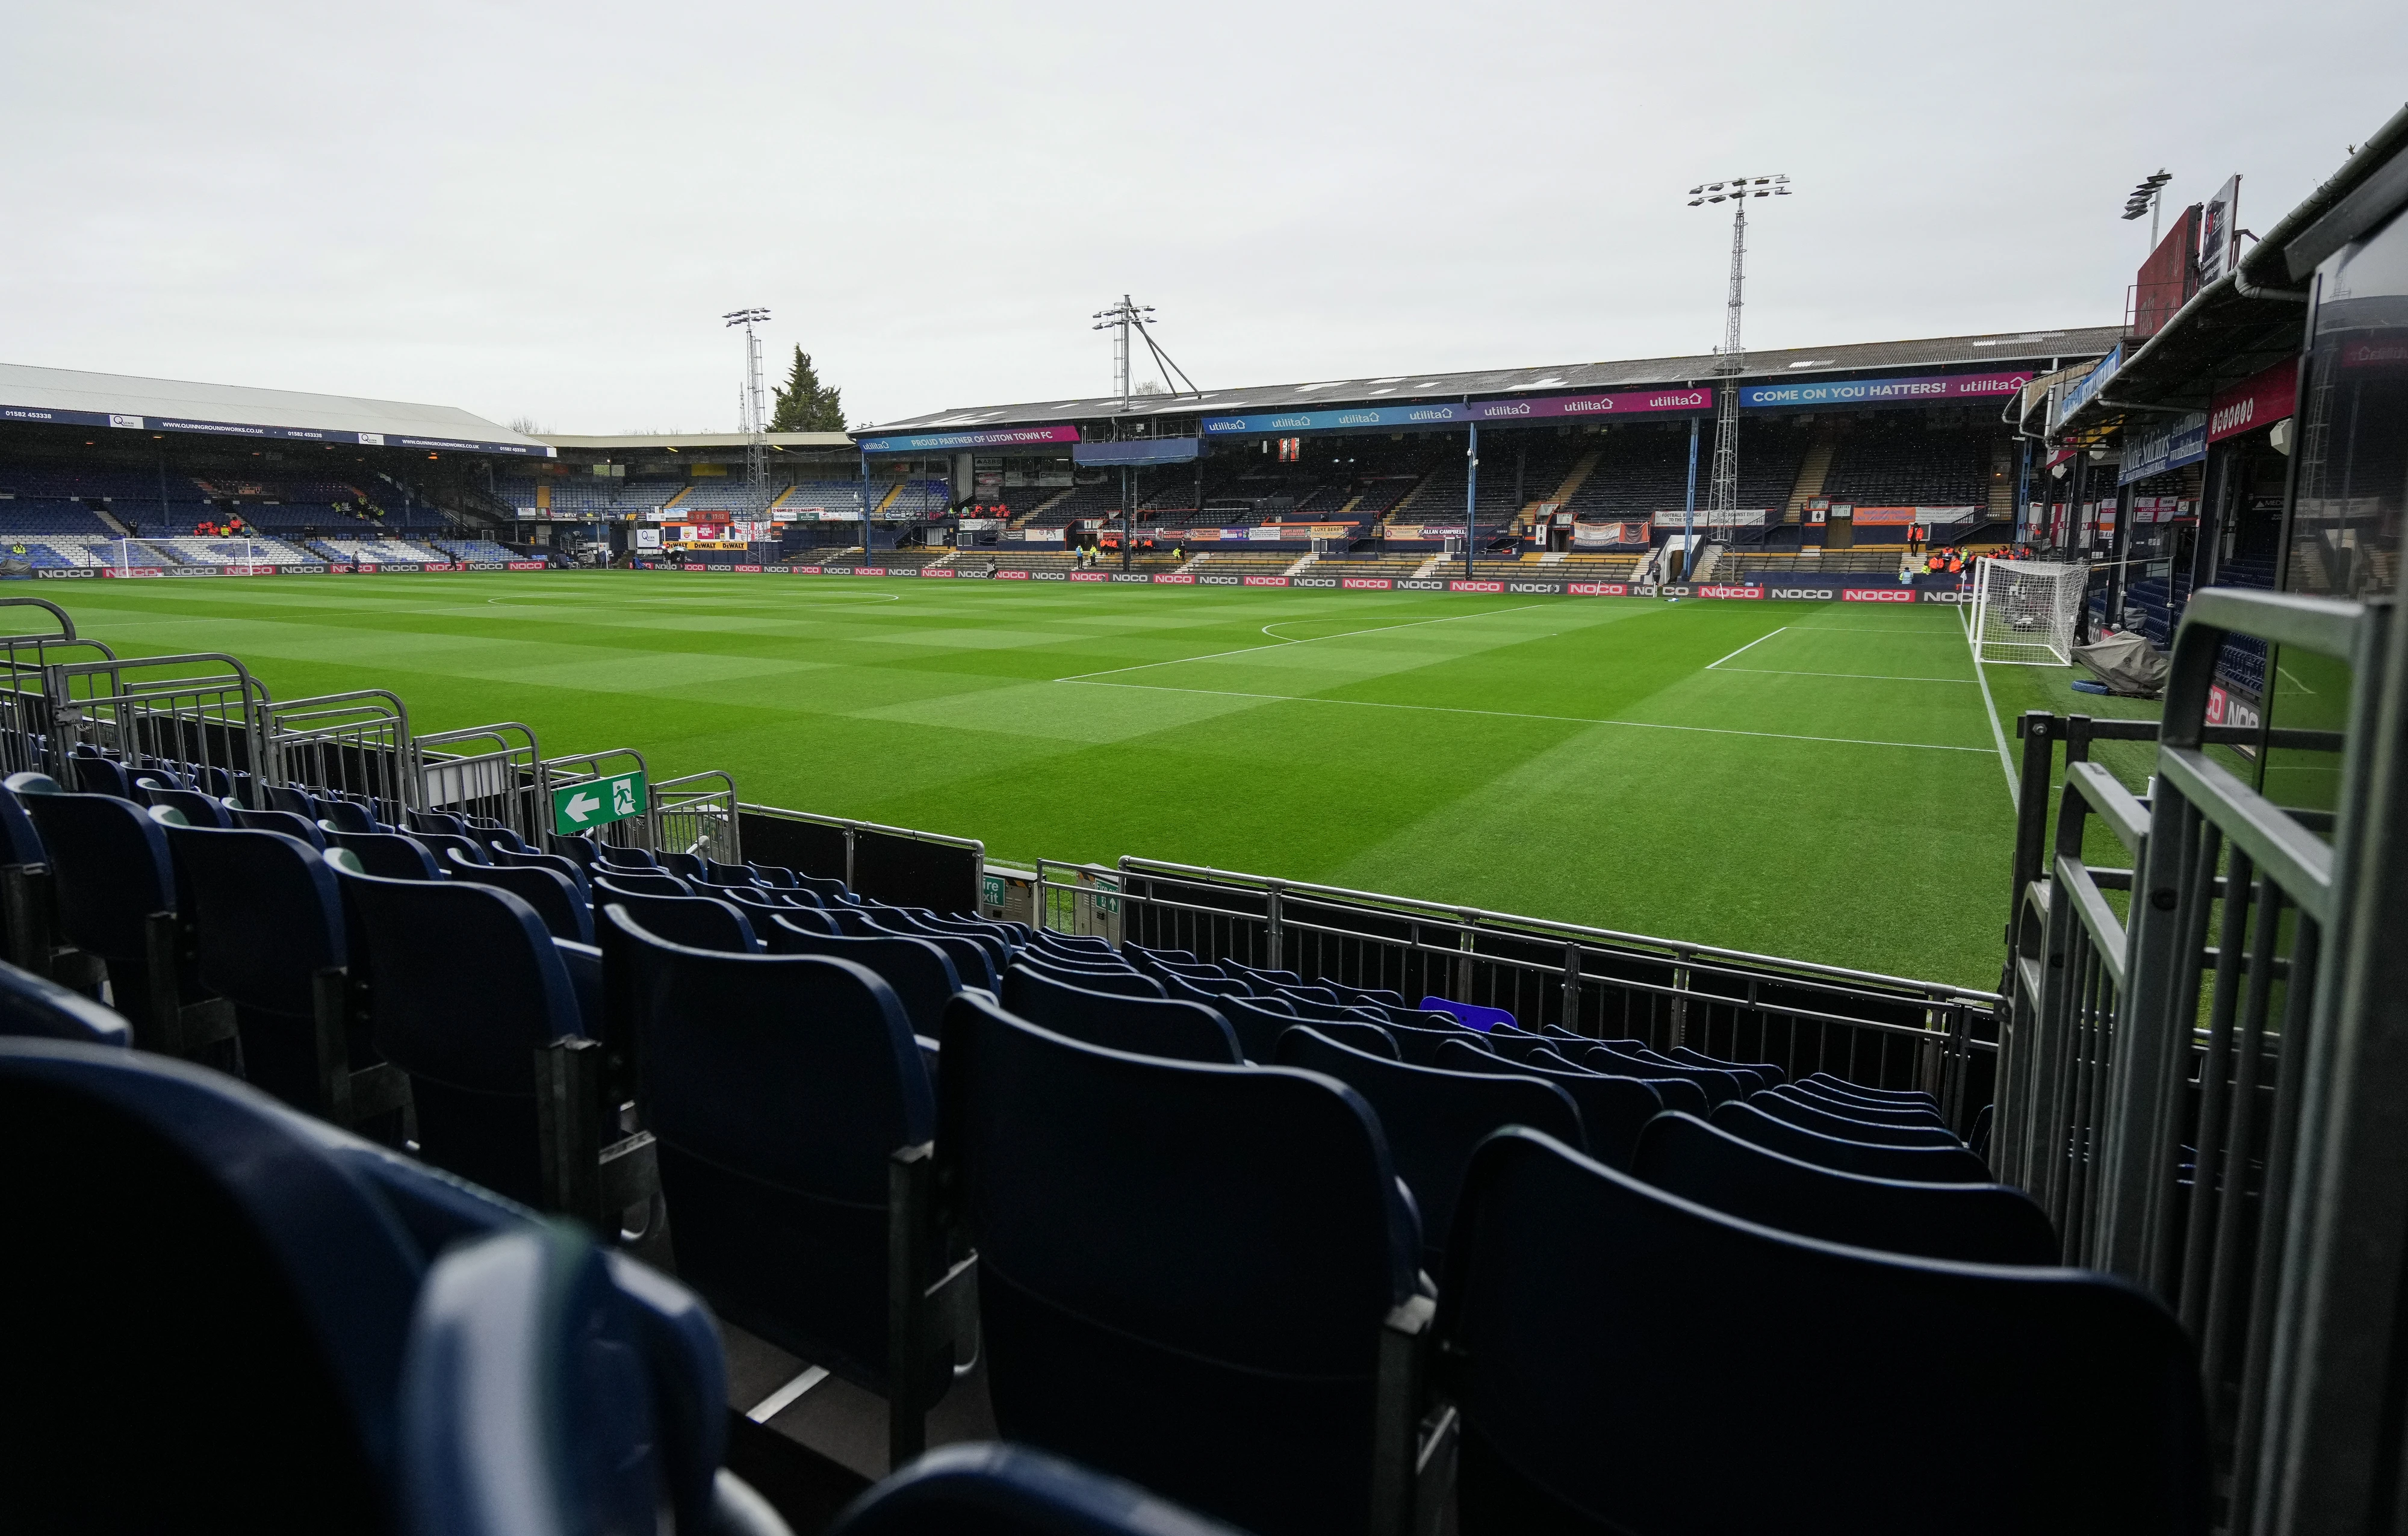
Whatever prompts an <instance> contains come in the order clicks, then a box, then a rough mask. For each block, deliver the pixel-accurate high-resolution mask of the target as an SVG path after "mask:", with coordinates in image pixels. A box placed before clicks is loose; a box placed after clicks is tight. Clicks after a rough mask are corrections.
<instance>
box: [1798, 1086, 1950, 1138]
mask: <svg viewBox="0 0 2408 1536" xmlns="http://www.w3.org/2000/svg"><path fill="white" fill-rule="evenodd" d="M1781 1096H1782V1097H1783V1098H1787V1099H1791V1100H1794V1101H1796V1102H1798V1103H1800V1104H1812V1105H1813V1106H1814V1107H1815V1108H1817V1109H1828V1110H1829V1111H1830V1112H1831V1113H1833V1114H1839V1115H1845V1116H1846V1117H1847V1118H1849V1119H1851V1120H1864V1121H1868V1122H1870V1123H1871V1124H1873V1125H1876V1126H1920V1127H1925V1128H1926V1129H1930V1128H1933V1127H1937V1128H1939V1129H1941V1130H1946V1129H1947V1128H1948V1123H1947V1122H1946V1121H1944V1120H1942V1119H1941V1118H1940V1112H1939V1111H1938V1110H1935V1109H1931V1108H1928V1107H1927V1106H1923V1105H1899V1104H1875V1103H1871V1102H1869V1101H1867V1100H1865V1099H1861V1098H1854V1097H1852V1096H1850V1095H1847V1094H1842V1093H1840V1092H1838V1091H1837V1090H1835V1089H1831V1088H1827V1087H1824V1086H1823V1085H1822V1084H1819V1083H1792V1084H1788V1085H1787V1086H1785V1087H1784V1088H1783V1089H1782V1095H1781Z"/></svg>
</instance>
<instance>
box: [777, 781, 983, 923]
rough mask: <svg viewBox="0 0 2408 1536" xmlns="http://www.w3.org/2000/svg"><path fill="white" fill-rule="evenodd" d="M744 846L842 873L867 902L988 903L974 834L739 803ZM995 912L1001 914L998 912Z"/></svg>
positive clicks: (954, 908) (964, 908)
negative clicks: (962, 836) (889, 824)
mask: <svg viewBox="0 0 2408 1536" xmlns="http://www.w3.org/2000/svg"><path fill="white" fill-rule="evenodd" d="M737 810H738V823H739V825H741V827H742V831H743V842H744V847H745V848H746V849H748V850H750V856H751V857H752V858H753V859H754V860H755V861H757V862H759V863H763V864H774V865H779V866H782V867H783V868H789V869H795V870H797V871H799V872H801V873H803V874H807V875H810V876H813V877H815V878H818V879H822V880H841V881H843V882H844V883H846V884H847V885H849V886H851V887H852V888H853V891H854V892H856V893H857V894H859V895H861V896H865V897H868V898H869V899H871V900H873V901H883V902H888V903H890V904H892V905H895V906H903V907H926V908H929V909H931V910H933V911H936V912H982V911H985V910H987V908H988V906H989V905H990V904H989V903H988V902H987V901H986V899H985V891H984V889H983V881H984V876H985V871H986V844H984V843H983V842H981V841H979V840H977V839H976V838H958V837H954V836H953V835H951V834H949V833H944V832H919V831H914V830H912V829H911V828H910V827H906V826H886V825H881V824H880V823H877V822H864V821H853V820H851V819H849V818H847V817H843V816H822V815H818V814H815V813H813V812H811V811H789V810H786V809H784V808H783V807H781V806H772V805H753V804H749V803H744V804H739V805H738V807H737ZM996 915H1000V912H997V913H996Z"/></svg>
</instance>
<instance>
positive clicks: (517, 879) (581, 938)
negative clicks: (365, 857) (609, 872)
mask: <svg viewBox="0 0 2408 1536" xmlns="http://www.w3.org/2000/svg"><path fill="white" fill-rule="evenodd" d="M445 857H446V858H448V859H449V860H450V861H451V866H452V868H451V871H450V872H451V876H452V879H453V880H466V881H469V882H472V883H476V884H479V885H491V886H493V887H494V888H495V890H501V891H508V892H509V893H510V894H511V895H512V896H515V897H518V898H519V899H520V900H522V901H523V902H525V903H526V904H527V905H528V906H530V907H533V908H534V909H535V914H536V916H538V917H539V918H541V919H543V926H544V927H545V928H546V929H547V930H548V931H549V932H550V933H551V934H552V937H553V938H554V939H566V940H572V941H574V942H576V943H580V944H590V943H592V942H594V909H593V908H591V907H589V906H587V905H586V903H585V897H584V895H583V893H581V891H580V890H579V889H578V888H577V886H576V884H575V883H573V882H571V881H570V879H569V877H568V876H566V875H564V874H562V873H561V872H560V871H559V870H557V869H547V868H542V867H541V866H539V865H526V864H471V863H470V862H468V860H466V859H465V858H463V857H461V856H460V854H458V853H457V852H456V851H454V852H450V853H447V854H445ZM363 862H365V861H363ZM376 872H377V871H375V870H374V869H370V870H369V871H368V873H370V874H375V873H376Z"/></svg>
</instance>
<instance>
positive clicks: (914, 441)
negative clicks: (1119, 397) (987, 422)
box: [861, 423, 1079, 453]
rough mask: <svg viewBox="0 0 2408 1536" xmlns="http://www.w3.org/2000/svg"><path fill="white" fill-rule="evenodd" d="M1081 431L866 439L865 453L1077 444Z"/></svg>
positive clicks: (1028, 429) (1014, 429)
mask: <svg viewBox="0 0 2408 1536" xmlns="http://www.w3.org/2000/svg"><path fill="white" fill-rule="evenodd" d="M1078 440H1079V429H1078V428H1077V427H1075V426H1071V425H1069V424H1068V423H1062V424H1060V425H1056V426H1003V427H987V428H982V429H981V430H978V431H975V432H912V433H907V434H905V435H903V436H900V437H895V438H862V439H861V451H862V452H865V453H938V452H945V451H946V450H948V449H955V448H1024V447H1038V446H1041V445H1043V444H1046V443H1074V442H1077V441H1078Z"/></svg>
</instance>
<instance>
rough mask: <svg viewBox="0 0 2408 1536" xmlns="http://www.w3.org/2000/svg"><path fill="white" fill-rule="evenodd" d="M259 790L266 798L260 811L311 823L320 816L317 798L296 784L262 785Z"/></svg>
mask: <svg viewBox="0 0 2408 1536" xmlns="http://www.w3.org/2000/svg"><path fill="white" fill-rule="evenodd" d="M260 788H261V790H262V792H263V793H264V794H265V796H266V797H267V803H266V804H265V805H264V806H261V807H260V808H259V809H260V810H262V811H282V812H283V813H284V814H286V815H288V816H298V817H300V818H301V819H302V820H303V821H305V822H313V823H314V822H315V821H317V819H318V817H319V816H320V815H321V814H322V812H321V811H320V810H319V807H318V797H316V796H314V795H312V794H310V793H309V792H308V790H306V789H303V788H302V787H301V786H300V785H298V784H264V785H262V786H260Z"/></svg>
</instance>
